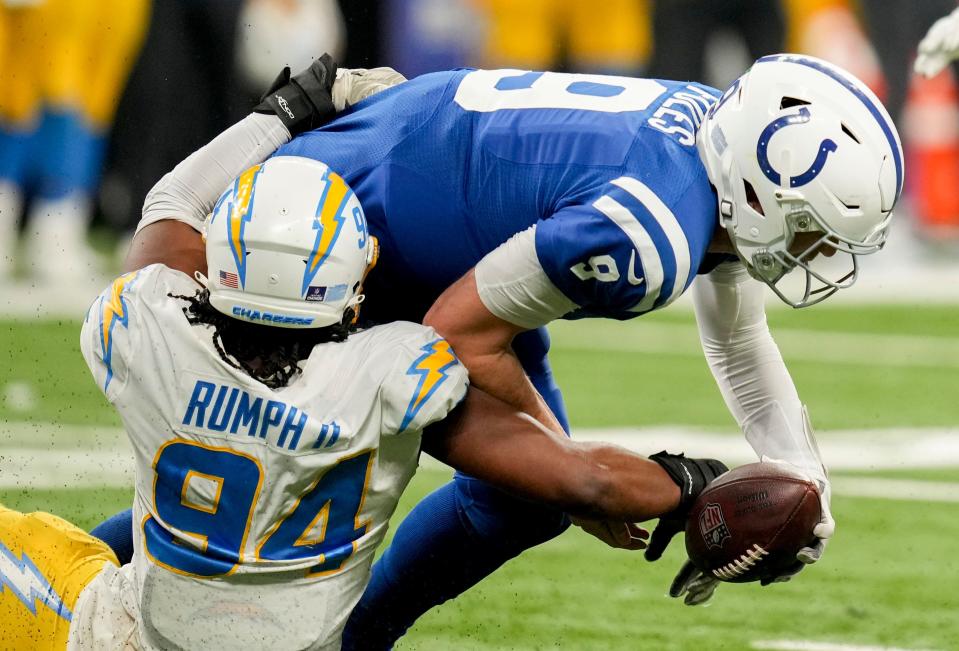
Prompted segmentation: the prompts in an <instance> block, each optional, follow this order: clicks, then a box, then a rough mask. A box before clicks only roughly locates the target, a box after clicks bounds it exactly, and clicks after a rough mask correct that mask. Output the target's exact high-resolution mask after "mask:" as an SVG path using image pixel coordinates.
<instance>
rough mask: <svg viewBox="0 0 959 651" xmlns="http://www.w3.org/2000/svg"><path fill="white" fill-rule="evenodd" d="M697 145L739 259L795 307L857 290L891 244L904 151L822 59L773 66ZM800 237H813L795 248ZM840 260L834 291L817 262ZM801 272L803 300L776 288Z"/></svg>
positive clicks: (742, 81)
mask: <svg viewBox="0 0 959 651" xmlns="http://www.w3.org/2000/svg"><path fill="white" fill-rule="evenodd" d="M696 144H697V147H698V149H699V155H700V158H701V159H702V160H703V163H704V164H705V166H706V171H707V173H708V175H709V180H710V182H711V183H712V184H713V185H714V186H715V187H716V192H717V194H718V199H719V222H720V225H721V226H722V227H724V228H725V229H726V231H727V232H728V233H729V238H730V240H732V244H733V247H734V248H735V250H736V252H737V253H738V254H739V257H740V258H742V260H743V262H744V263H745V265H746V268H747V269H748V271H749V273H750V274H751V275H752V276H753V277H754V278H756V279H758V280H761V281H763V282H765V283H766V284H767V285H769V286H770V287H771V288H772V289H773V291H774V292H776V294H777V295H778V296H779V297H780V298H781V299H783V300H784V301H785V302H786V303H788V304H790V305H792V306H793V307H805V306H807V305H813V304H815V303H818V302H820V301H822V300H824V299H825V298H827V297H829V296H831V295H832V294H834V293H835V292H836V291H837V290H839V289H844V288H846V287H849V286H851V285H852V284H853V283H854V282H855V281H856V277H857V275H858V269H859V265H858V262H857V256H860V255H866V254H869V253H875V252H876V251H878V250H879V249H881V248H882V246H883V244H884V243H885V241H886V236H887V234H888V231H889V222H890V218H891V217H892V209H893V207H894V206H895V205H896V201H897V200H898V199H899V195H900V193H901V192H902V183H903V156H902V145H901V144H900V142H899V134H898V133H897V132H896V127H895V125H894V124H893V122H892V120H891V119H890V117H889V114H888V113H887V112H886V110H885V108H883V106H882V104H881V103H880V102H879V100H878V99H877V98H876V96H875V95H874V94H873V93H872V91H870V90H869V89H868V88H867V87H866V86H865V84H863V83H862V82H861V81H859V80H858V79H856V78H855V77H853V76H852V75H850V74H849V73H848V72H845V71H844V70H841V69H840V68H837V67H836V66H834V65H831V64H829V63H826V62H825V61H822V60H820V59H815V58H813V57H807V56H799V55H793V54H777V55H773V56H767V57H763V58H761V59H759V60H758V61H756V63H755V64H753V66H752V68H750V69H749V70H748V71H747V72H746V74H744V75H743V76H742V77H740V78H739V79H737V80H736V81H735V82H734V83H733V85H732V86H730V88H729V89H728V90H727V91H726V92H725V93H724V94H723V96H722V98H721V99H720V100H719V102H717V103H716V104H715V105H714V106H713V107H712V108H711V109H710V111H709V114H708V116H707V118H706V120H705V121H704V123H703V128H702V129H701V130H700V132H699V134H698V137H697V141H696ZM798 233H810V235H808V236H805V237H803V238H801V240H800V241H799V242H794V238H795V236H796V234H798ZM800 249H801V250H800ZM831 249H834V250H835V251H838V252H840V253H842V254H844V255H845V256H848V259H847V262H848V273H846V272H840V273H838V274H836V273H834V274H832V276H833V278H832V279H830V278H829V277H827V274H826V273H825V272H824V271H823V270H822V268H821V265H822V263H824V262H825V261H824V260H822V258H817V257H816V256H817V254H818V253H821V252H825V253H827V254H831V253H833V251H831ZM814 261H815V263H816V264H815V265H814V264H813V262H814ZM830 264H832V263H831V262H830ZM796 267H799V268H800V269H802V270H803V271H804V272H805V283H804V289H801V290H799V292H798V293H797V295H796V296H793V297H787V296H786V295H785V294H784V291H783V290H782V289H781V288H780V287H778V283H779V281H780V280H781V279H782V278H783V277H784V276H785V275H786V274H787V273H789V272H790V271H792V270H793V269H795V268H796Z"/></svg>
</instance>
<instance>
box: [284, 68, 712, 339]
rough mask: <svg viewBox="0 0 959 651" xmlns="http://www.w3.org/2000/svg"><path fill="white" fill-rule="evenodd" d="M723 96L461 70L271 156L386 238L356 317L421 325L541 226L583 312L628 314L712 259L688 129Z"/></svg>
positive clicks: (384, 99)
mask: <svg viewBox="0 0 959 651" xmlns="http://www.w3.org/2000/svg"><path fill="white" fill-rule="evenodd" d="M719 95H720V93H719V91H717V90H715V89H713V88H708V87H705V86H702V85H699V84H693V83H685V82H673V81H660V80H652V79H633V78H625V77H608V76H599V75H567V74H559V73H548V72H547V73H543V72H523V71H516V70H493V71H485V70H456V71H452V72H441V73H434V74H429V75H424V76H422V77H419V78H417V79H414V80H412V81H410V82H408V83H405V84H401V85H399V86H396V87H394V88H392V89H390V90H388V91H385V92H383V93H380V94H378V95H376V96H374V97H372V98H370V99H368V100H366V101H364V102H362V103H360V104H358V105H357V106H356V107H354V109H353V110H352V111H350V112H348V113H346V114H343V115H341V116H340V117H338V118H337V119H336V120H334V121H333V122H331V123H330V124H328V125H326V126H324V127H322V128H320V129H318V130H316V131H312V132H310V133H307V134H304V135H301V136H300V137H298V138H296V139H295V140H293V141H292V142H291V143H289V144H288V145H286V146H284V147H282V148H281V149H280V150H279V152H278V155H296V156H306V157H309V158H314V159H316V160H320V161H323V162H325V163H327V164H328V165H329V166H330V167H331V168H332V169H334V170H336V171H337V172H338V173H340V174H341V175H342V176H343V177H344V178H345V179H346V180H347V182H348V183H349V184H350V186H351V187H352V188H353V189H354V191H355V192H356V193H357V196H358V197H359V199H360V202H361V204H362V205H363V209H364V211H365V213H366V217H367V220H368V222H369V228H370V232H371V233H372V234H374V235H376V236H377V237H378V238H379V241H380V244H381V247H382V254H381V262H380V266H379V267H378V268H377V269H376V270H375V271H374V272H373V274H371V276H370V279H369V281H368V284H367V294H368V300H367V303H366V304H365V307H364V314H365V316H368V317H371V318H373V319H374V320H392V319H397V318H405V319H411V320H419V319H421V318H422V316H423V314H424V313H425V311H426V310H427V309H428V308H429V306H430V304H431V303H432V302H433V300H434V299H435V298H436V297H437V296H438V295H439V294H440V293H441V292H442V291H443V290H444V289H445V288H446V287H448V286H449V285H450V284H452V283H453V282H454V281H455V280H456V279H457V278H459V277H460V276H462V275H463V274H464V273H466V272H467V271H468V270H469V269H470V268H472V267H473V266H474V265H475V264H476V263H477V262H478V261H479V260H480V259H481V258H482V257H483V256H484V255H486V254H487V253H488V252H490V251H491V250H493V249H494V248H496V247H497V246H498V245H500V244H501V243H503V242H504V241H506V240H507V239H508V238H510V237H511V236H512V235H514V234H516V233H519V232H520V231H524V230H526V229H527V228H529V227H531V226H533V225H536V235H535V242H536V256H537V257H538V258H539V262H540V264H541V265H542V267H543V270H544V271H545V272H546V274H547V275H548V277H549V279H550V280H551V281H552V282H553V284H555V285H556V287H557V288H558V289H560V291H562V292H563V294H565V295H566V296H567V297H568V298H569V299H570V300H571V301H572V302H574V303H575V304H576V305H577V306H579V308H578V309H576V310H574V311H573V312H571V313H570V315H568V316H572V317H575V316H606V317H613V318H620V319H622V318H630V317H633V316H636V315H638V314H642V313H645V312H648V311H650V310H652V309H656V308H658V307H662V306H663V305H666V304H668V303H669V302H670V301H671V300H673V299H674V298H676V297H677V296H678V295H679V294H681V293H682V292H683V291H684V290H685V289H686V288H687V287H688V286H689V284H690V283H691V282H692V280H693V278H694V277H695V274H696V273H697V271H699V270H701V269H702V268H703V267H704V266H707V265H709V264H710V262H709V261H708V260H707V256H706V248H707V246H708V244H709V242H710V240H711V238H712V235H713V230H714V228H715V224H716V198H715V195H714V193H713V191H712V189H711V186H710V184H709V181H708V179H707V176H706V171H705V168H704V167H703V165H702V163H701V162H700V159H699V156H698V154H697V151H696V146H695V134H696V132H697V130H698V128H699V125H700V123H701V121H702V119H703V117H704V115H705V113H706V111H707V110H708V108H709V107H710V106H711V105H712V104H713V103H714V102H715V101H716V99H717V98H718V97H719Z"/></svg>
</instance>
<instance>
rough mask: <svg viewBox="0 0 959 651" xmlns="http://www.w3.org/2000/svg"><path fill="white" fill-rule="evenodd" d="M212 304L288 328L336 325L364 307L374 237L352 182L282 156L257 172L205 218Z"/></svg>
mask: <svg viewBox="0 0 959 651" xmlns="http://www.w3.org/2000/svg"><path fill="white" fill-rule="evenodd" d="M204 235H205V238H206V257H207V267H208V273H209V278H208V279H207V278H201V279H200V280H201V282H203V284H205V285H206V287H207V288H208V289H209V290H210V304H211V305H212V306H213V307H214V308H216V309H217V310H219V311H220V312H223V313H224V314H227V315H229V316H232V317H235V318H238V319H242V320H245V321H251V322H253V323H260V324H264V325H273V326H279V327H283V328H321V327H324V326H328V325H332V324H335V323H340V322H341V321H342V320H343V319H344V314H345V313H346V311H347V310H348V309H349V308H352V307H354V306H356V305H358V304H359V303H361V302H362V301H363V294H361V293H360V291H361V286H362V283H363V279H364V277H365V275H366V273H367V271H368V270H369V269H370V268H372V266H373V264H375V262H376V255H377V246H376V239H375V238H374V237H372V236H371V235H370V234H369V231H368V230H367V226H366V217H365V216H364V214H363V209H362V208H361V207H360V202H359V200H358V199H357V198H356V195H355V194H354V193H353V191H352V190H351V189H350V187H349V186H348V185H347V184H346V182H345V181H344V180H343V179H342V178H341V177H340V176H339V175H338V174H336V173H335V172H333V171H332V170H331V169H330V168H329V167H327V166H326V165H324V164H323V163H320V162H317V161H315V160H311V159H308V158H300V157H297V156H278V157H276V158H272V159H270V160H268V161H267V162H265V163H263V164H262V165H256V166H254V167H251V168H250V169H248V170H247V171H245V172H244V173H243V174H241V175H240V176H239V177H237V179H236V180H235V181H234V182H233V183H232V184H231V185H230V187H229V188H227V190H226V191H225V192H224V193H223V194H222V195H221V196H220V199H219V200H218V201H217V203H216V206H215V207H214V209H213V214H212V215H211V216H210V218H209V219H208V220H207V226H206V232H205V233H204Z"/></svg>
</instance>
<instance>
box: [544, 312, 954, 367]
mask: <svg viewBox="0 0 959 651" xmlns="http://www.w3.org/2000/svg"><path fill="white" fill-rule="evenodd" d="M549 331H550V335H551V337H552V340H553V347H554V348H555V349H557V350H588V351H606V352H635V353H667V354H670V355H680V356H684V357H702V354H703V353H702V348H701V347H700V343H699V333H698V331H697V330H696V326H694V325H686V324H680V323H673V324H665V323H641V322H636V323H629V324H622V323H615V322H609V321H600V320H597V321H594V322H592V323H590V329H589V336H588V337H587V336H584V332H585V331H584V330H583V327H582V326H581V325H577V324H575V323H567V322H556V323H553V324H551V325H550V328H549ZM773 337H774V338H775V340H776V343H777V344H778V345H779V348H780V350H781V351H782V354H783V357H785V358H786V360H787V361H793V360H795V361H811V362H823V363H830V364H861V365H864V366H900V367H932V368H943V367H946V368H959V338H956V337H931V336H930V337H920V336H916V335H880V334H870V333H864V332H832V331H820V330H796V329H790V328H774V329H773Z"/></svg>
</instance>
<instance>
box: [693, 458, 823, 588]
mask: <svg viewBox="0 0 959 651" xmlns="http://www.w3.org/2000/svg"><path fill="white" fill-rule="evenodd" d="M819 519H820V504H819V492H818V491H817V490H816V486H815V484H813V482H811V481H809V480H808V479H807V478H806V477H804V476H803V475H802V474H800V473H799V472H793V471H792V470H790V469H789V468H788V467H786V466H784V464H781V463H752V464H748V465H745V466H740V467H738V468H734V469H733V470H730V471H729V472H727V473H724V474H722V475H720V476H719V477H717V478H716V479H715V480H714V481H713V482H712V483H711V484H709V486H707V487H706V488H705V490H703V492H702V493H700V494H699V497H698V498H697V499H696V502H695V504H693V508H692V510H691V511H690V514H689V519H688V521H687V523H686V552H687V553H688V554H689V558H690V560H691V561H692V562H693V564H694V565H695V566H696V567H697V568H699V569H700V570H701V571H702V572H703V573H704V574H706V575H708V576H713V577H715V578H717V579H719V580H720V581H728V582H731V583H747V582H749V581H760V580H763V579H765V580H766V581H764V582H768V581H770V580H772V579H774V578H776V577H777V576H780V575H781V574H783V573H784V572H788V571H789V569H790V568H791V567H792V566H794V565H796V554H797V552H799V550H800V549H802V548H803V547H806V546H809V545H812V544H813V543H815V542H816V540H815V536H814V535H813V527H815V526H816V524H817V523H818V522H819Z"/></svg>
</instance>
